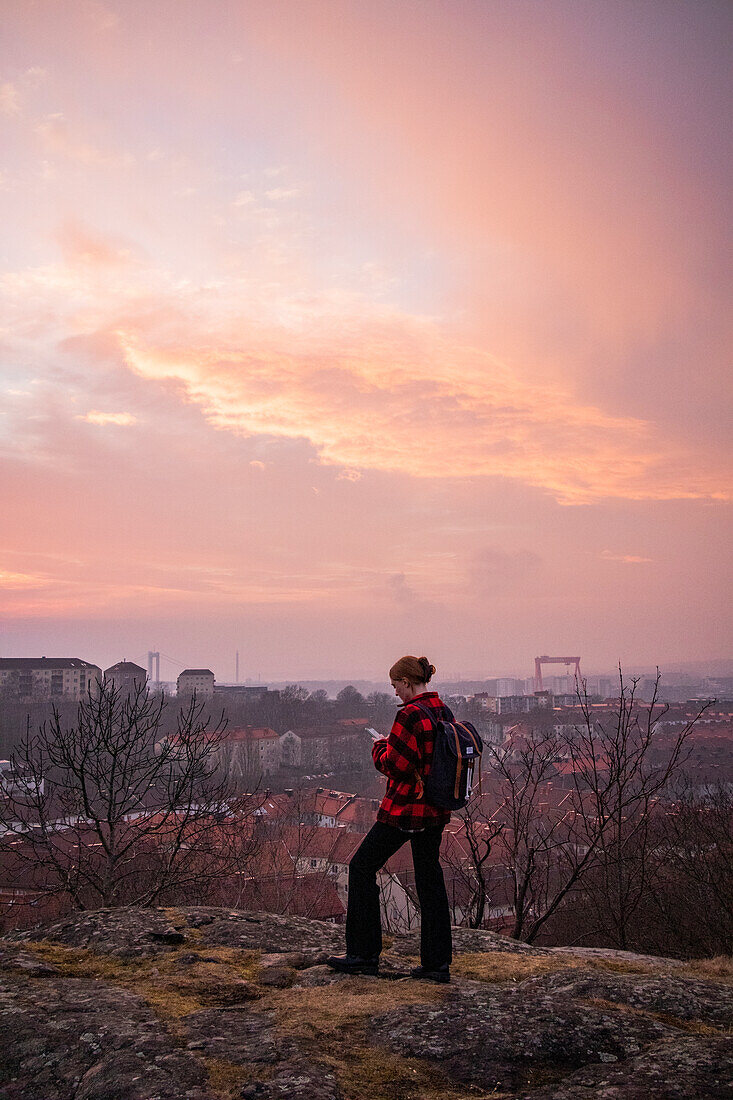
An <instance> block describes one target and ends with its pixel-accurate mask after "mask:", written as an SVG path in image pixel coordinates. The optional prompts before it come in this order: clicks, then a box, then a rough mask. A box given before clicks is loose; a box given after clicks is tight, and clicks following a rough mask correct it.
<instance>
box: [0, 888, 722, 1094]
mask: <svg viewBox="0 0 733 1100" xmlns="http://www.w3.org/2000/svg"><path fill="white" fill-rule="evenodd" d="M455 946H456V956H457V957H456V962H455V965H454V979H453V982H452V983H451V985H450V986H432V985H430V984H428V983H420V982H416V981H414V980H413V979H411V978H410V977H409V967H410V965H411V962H412V959H413V958H414V956H415V954H416V952H417V939H416V937H415V935H414V934H411V935H408V936H403V937H396V938H395V940H394V942H393V943H392V944H391V945H390V947H389V949H388V950H387V951H385V953H384V955H383V964H382V972H381V975H380V977H379V978H367V977H361V978H352V977H348V976H346V975H343V974H335V973H333V972H332V971H331V970H330V969H329V968H328V967H326V966H325V965H324V961H325V957H326V956H327V955H328V954H329V953H331V952H332V951H334V950H341V949H342V947H343V933H342V930H341V929H339V928H336V927H334V926H333V925H330V924H326V923H322V922H318V921H308V920H305V919H304V918H298V917H284V916H278V915H273V914H266V913H246V912H242V911H239V910H227V909H214V908H211V907H188V908H180V909H175V910H172V909H167V910H164V909H147V910H146V909H118V910H100V911H98V912H90V913H78V914H74V915H72V916H70V917H68V918H65V919H64V920H60V921H57V922H55V923H54V924H52V925H49V926H47V927H45V928H40V929H36V930H33V931H26V932H22V933H16V934H14V935H12V936H8V937H6V938H5V939H4V940H0V1029H2V1032H3V1034H4V1035H5V1036H8V1037H9V1040H10V1041H9V1042H6V1043H5V1044H4V1045H3V1046H2V1051H1V1053H0V1100H230V1098H239V1097H241V1098H243V1100H275V1098H277V1100H282V1098H293V1100H299V1098H302V1100H367V1098H368V1100H387V1098H392V1097H396V1096H405V1097H408V1098H411V1100H440V1098H445V1100H460V1098H466V1100H467V1098H468V1097H472V1096H475V1097H478V1096H485V1095H487V1094H489V1095H496V1096H497V1097H502V1098H504V1100H510V1098H511V1100H591V1098H601V1100H617V1098H618V1100H622V1098H623V1100H628V1098H631V1100H634V1098H636V1097H638V1098H639V1100H641V1097H644V1098H645V1100H647V1098H652V1100H663V1098H664V1100H685V1098H690V1100H692V1098H694V1100H699V1098H702V1097H705V1098H710V1100H715V1098H721V1100H722V1098H723V1097H726V1098H727V1097H728V1096H729V1095H731V1093H732V1091H733V1057H732V1055H731V1043H730V1036H729V1029H730V1027H731V1024H733V998H732V997H731V991H732V986H731V984H730V977H728V978H727V979H726V978H725V970H726V968H725V967H721V968H720V970H721V975H722V979H724V980H721V977H719V978H717V979H716V980H712V979H708V978H707V977H704V976H701V974H700V973H698V972H695V968H690V967H686V966H685V964H683V963H679V962H674V961H673V960H662V959H653V958H646V957H644V958H641V957H635V956H631V955H625V954H624V953H623V952H603V953H591V954H588V953H585V952H581V951H578V952H576V953H573V952H569V951H567V950H563V951H557V950H554V949H550V948H543V949H536V948H532V947H528V946H527V945H525V944H517V943H514V942H513V941H509V940H505V939H503V938H502V937H499V936H496V935H494V934H493V933H490V932H484V931H476V930H471V929H456V930H455ZM464 959H465V960H466V963H465V965H464V964H463V960H464ZM469 961H470V966H469ZM461 970H463V971H464V973H470V974H471V975H472V977H470V978H469V977H465V976H461ZM698 970H699V968H698ZM476 974H479V975H480V976H481V978H482V980H476V977H475V975H476Z"/></svg>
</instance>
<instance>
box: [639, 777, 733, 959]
mask: <svg viewBox="0 0 733 1100" xmlns="http://www.w3.org/2000/svg"><path fill="white" fill-rule="evenodd" d="M653 835H654V853H655V860H654V866H653V873H652V874H651V875H650V885H649V890H648V895H647V899H648V900H647V905H646V907H645V911H644V913H643V916H644V918H645V920H644V927H643V929H642V930H641V931H642V932H643V934H645V935H647V936H649V937H650V938H652V937H653V944H654V947H655V948H656V949H657V950H660V951H666V952H673V953H674V954H683V955H730V954H731V951H733V791H731V788H730V786H729V785H728V784H722V783H721V784H717V785H715V786H714V787H712V788H708V789H705V790H703V791H696V790H695V789H693V787H692V785H691V784H690V783H689V782H683V783H680V784H678V785H677V786H676V789H675V792H674V797H673V799H672V800H670V802H669V803H668V804H667V805H665V807H664V812H662V811H661V809H660V811H659V812H658V814H657V815H656V820H655V823H654V828H653Z"/></svg>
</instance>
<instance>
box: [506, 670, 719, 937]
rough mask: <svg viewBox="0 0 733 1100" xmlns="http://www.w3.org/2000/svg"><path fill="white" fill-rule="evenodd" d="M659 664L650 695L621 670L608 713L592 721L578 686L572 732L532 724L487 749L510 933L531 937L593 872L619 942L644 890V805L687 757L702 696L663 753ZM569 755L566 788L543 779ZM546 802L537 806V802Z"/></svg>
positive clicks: (648, 810)
mask: <svg viewBox="0 0 733 1100" xmlns="http://www.w3.org/2000/svg"><path fill="white" fill-rule="evenodd" d="M659 679H660V678H659V673H657V679H656V686H655V689H654V692H653V697H652V700H651V702H650V703H649V704H648V705H646V706H644V705H640V704H638V703H637V701H636V698H635V693H636V684H637V681H636V679H631V680H630V681H628V682H626V681H624V678H623V675H622V674H621V671H620V670H619V688H620V692H619V701H618V705H617V707H616V711H615V713H614V715H613V718H612V720H611V721H607V722H604V721H599V720H598V719H597V718H596V716H595V712H594V711H593V710H592V708H591V704H590V703H589V701H588V697H587V695H586V693H585V690H584V688H581V689H579V692H578V703H579V707H580V711H581V715H582V721H581V722H579V723H578V724H577V725H575V726H574V727H573V730H572V732H571V733H566V732H561V733H557V732H555V730H554V729H544V730H538V731H532V732H530V733H529V734H528V735H527V737H526V738H524V740H523V741H522V742H520V744H519V745H518V746H517V747H516V748H515V750H514V751H512V752H509V753H507V752H504V751H502V750H492V749H491V747H490V749H489V752H490V754H491V755H492V757H493V763H494V767H495V769H496V772H497V773H498V775H499V776H500V778H501V783H502V790H503V795H504V809H503V814H504V820H505V824H506V828H505V830H504V832H503V833H502V834H501V836H500V837H499V838H498V843H499V844H500V846H501V848H502V859H503V862H504V864H505V866H506V868H507V869H508V871H509V873H510V879H511V882H512V893H513V898H512V904H513V910H514V926H513V929H512V935H513V936H514V937H515V938H517V939H524V940H526V941H527V942H532V941H533V940H534V939H535V938H536V937H537V935H538V934H539V933H540V931H541V930H542V929H543V928H544V927H545V925H546V924H547V922H548V921H549V920H550V919H551V918H552V917H553V916H554V914H555V913H556V912H557V911H558V909H559V908H560V906H562V905H563V904H564V903H565V901H566V899H567V898H568V897H569V896H570V895H572V894H573V893H575V892H576V891H578V890H579V888H580V886H581V884H585V885H589V884H590V882H591V873H592V881H593V883H594V884H595V888H596V889H597V890H598V891H600V895H599V897H598V908H599V912H600V910H601V909H602V910H603V912H604V913H605V918H604V920H605V929H604V931H605V933H606V935H607V936H609V937H610V938H611V939H612V941H613V942H614V944H616V945H617V946H619V947H625V946H626V942H627V933H628V928H629V925H630V921H631V919H632V917H633V914H634V912H635V911H636V908H637V907H638V905H639V904H640V901H641V898H642V896H643V894H644V889H645V882H646V876H647V873H648V869H649V866H650V863H649V858H648V857H649V853H650V847H649V828H650V821H651V814H652V811H653V808H654V805H655V803H656V800H657V799H658V797H659V795H660V793H661V792H662V791H664V789H665V788H666V787H667V786H668V785H669V783H670V781H671V779H672V777H673V776H674V775H675V773H676V772H677V770H678V769H679V767H680V764H681V763H682V762H683V760H684V758H685V752H686V746H687V741H688V738H689V735H690V733H691V732H692V730H693V728H694V726H695V724H696V723H697V722H698V720H699V719H700V717H701V716H702V714H703V713H704V712H705V710H706V709H707V706H709V704H704V705H703V706H701V707H700V708H699V710H698V711H697V713H696V714H695V716H694V717H693V718H692V719H690V721H689V722H688V723H687V724H686V725H685V726H684V727H683V728H681V729H679V730H677V731H676V732H675V733H674V734H672V735H671V737H670V738H669V739H668V741H667V743H666V751H665V754H664V756H663V757H662V758H660V757H659V755H658V754H656V753H655V752H653V751H652V750H653V749H656V747H657V742H658V740H659V737H658V724H659V721H660V719H661V718H662V717H663V715H664V713H665V711H666V707H663V706H661V705H660V704H659V702H658V698H659ZM563 761H569V763H570V765H571V766H570V779H569V782H570V786H569V789H568V791H567V795H565V796H564V797H558V795H557V791H556V789H552V794H551V793H550V792H551V788H550V787H549V781H550V780H551V779H552V777H553V775H554V774H555V771H556V766H557V765H558V764H559V763H561V762H563ZM543 801H544V802H545V805H544V806H543V805H542V803H543Z"/></svg>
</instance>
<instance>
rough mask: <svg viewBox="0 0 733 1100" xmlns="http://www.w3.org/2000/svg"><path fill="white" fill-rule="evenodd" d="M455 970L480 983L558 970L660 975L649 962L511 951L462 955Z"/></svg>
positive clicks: (522, 979)
mask: <svg viewBox="0 0 733 1100" xmlns="http://www.w3.org/2000/svg"><path fill="white" fill-rule="evenodd" d="M451 970H452V972H453V973H454V974H456V975H458V976H459V977H461V978H472V979H473V980H474V981H479V982H496V983H501V982H523V981H524V980H525V979H526V978H537V977H540V975H543V974H554V973H556V971H558V970H610V971H612V972H613V973H615V974H656V973H658V971H657V970H655V968H653V967H650V966H648V965H647V964H646V963H639V962H631V961H629V962H627V961H626V960H624V959H602V958H599V959H584V958H578V957H577V956H575V955H560V954H558V955H523V954H516V955H515V954H513V953H512V952H509V951H477V952H475V953H471V952H468V953H466V954H465V955H458V957H457V958H456V959H454V961H453V964H452V967H451Z"/></svg>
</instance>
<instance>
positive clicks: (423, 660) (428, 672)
mask: <svg viewBox="0 0 733 1100" xmlns="http://www.w3.org/2000/svg"><path fill="white" fill-rule="evenodd" d="M418 660H419V662H420V665H421V666H422V668H423V671H424V672H425V679H424V682H425V683H426V684H429V683H430V681H431V679H432V678H433V676H434V675H435V665H431V664H430V661H429V660H428V659H427V657H419V658H418Z"/></svg>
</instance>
